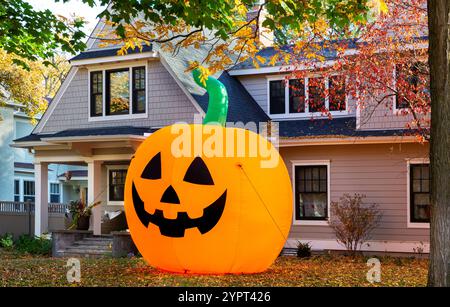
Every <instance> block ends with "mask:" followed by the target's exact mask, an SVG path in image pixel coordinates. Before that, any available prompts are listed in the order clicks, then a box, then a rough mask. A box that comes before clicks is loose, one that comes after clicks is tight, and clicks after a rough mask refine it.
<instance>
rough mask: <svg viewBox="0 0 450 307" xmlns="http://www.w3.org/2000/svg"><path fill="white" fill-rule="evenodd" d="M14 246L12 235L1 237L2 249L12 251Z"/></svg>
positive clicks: (0, 245) (7, 234)
mask: <svg viewBox="0 0 450 307" xmlns="http://www.w3.org/2000/svg"><path fill="white" fill-rule="evenodd" d="M13 246H14V240H13V236H12V234H10V233H5V234H4V235H3V236H1V237H0V247H3V248H7V249H11V248H12V247H13Z"/></svg>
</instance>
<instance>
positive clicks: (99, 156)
mask: <svg viewBox="0 0 450 307" xmlns="http://www.w3.org/2000/svg"><path fill="white" fill-rule="evenodd" d="M147 131H149V129H147V128H142V129H136V128H133V129H131V130H129V129H126V127H125V129H124V127H121V128H118V129H113V128H109V129H85V130H83V129H81V130H78V131H63V132H60V133H56V134H55V135H45V137H44V136H40V137H39V139H38V140H35V139H30V138H29V139H22V140H16V141H15V144H14V145H13V146H15V147H22V148H24V147H25V148H29V149H33V150H34V165H35V216H34V235H36V236H40V235H42V234H44V233H48V232H49V205H48V201H49V199H48V172H49V167H48V166H49V165H50V164H56V165H58V164H65V165H74V166H84V167H86V169H87V189H85V190H84V191H82V193H85V194H86V195H81V196H80V198H81V199H86V200H87V204H92V203H94V202H98V201H100V202H101V204H100V205H99V206H97V207H95V208H93V210H92V216H91V220H90V228H89V230H90V231H92V233H93V235H94V236H99V235H102V218H103V216H104V215H105V213H113V212H118V211H123V190H124V183H125V178H126V170H127V169H128V165H129V163H130V160H131V158H132V156H133V154H134V152H135V150H136V149H137V147H138V146H139V145H140V144H141V142H142V141H143V140H144V139H145V138H146V136H147V135H148V132H147ZM77 135H78V136H77ZM31 137H34V138H36V136H35V135H31ZM61 230H62V229H61Z"/></svg>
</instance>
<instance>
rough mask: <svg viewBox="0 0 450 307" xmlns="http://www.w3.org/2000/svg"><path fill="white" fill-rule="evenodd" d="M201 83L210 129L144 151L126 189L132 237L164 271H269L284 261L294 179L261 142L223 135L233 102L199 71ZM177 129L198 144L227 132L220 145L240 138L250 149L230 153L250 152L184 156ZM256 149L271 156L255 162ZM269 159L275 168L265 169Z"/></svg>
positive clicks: (149, 144) (147, 145) (189, 128)
mask: <svg viewBox="0 0 450 307" xmlns="http://www.w3.org/2000/svg"><path fill="white" fill-rule="evenodd" d="M194 79H195V80H196V82H197V84H199V85H200V86H202V87H204V88H206V89H207V92H208V94H209V105H208V111H207V113H206V116H205V119H204V122H203V125H184V126H183V127H181V126H180V127H177V125H173V126H168V127H165V128H162V129H160V130H158V131H157V132H155V133H153V134H152V135H150V136H149V137H148V138H147V139H146V140H145V141H144V142H143V143H142V144H141V145H140V146H139V148H138V149H137V151H136V153H135V156H134V158H133V159H132V161H131V164H130V166H129V169H128V173H127V179H126V184H125V212H126V217H127V221H128V226H129V229H130V233H131V236H132V238H133V241H134V243H135V244H136V247H137V248H138V250H139V251H140V253H141V254H142V256H143V257H144V258H145V259H146V260H147V261H148V263H150V264H151V265H153V266H155V267H158V268H160V269H163V270H167V271H172V272H183V273H209V274H221V273H256V272H261V271H264V270H266V269H267V268H268V267H269V266H270V265H271V264H272V263H273V261H274V260H275V259H276V257H277V256H278V255H279V253H280V251H281V249H282V247H283V245H284V243H285V241H286V237H287V235H288V232H289V229H290V225H291V219H292V190H291V183H290V179H289V175H288V172H287V170H286V167H285V165H284V163H283V161H282V159H281V158H280V156H279V153H278V152H277V150H276V149H275V148H274V147H273V145H272V144H271V143H269V142H268V141H267V140H266V139H264V138H263V137H262V136H260V135H257V134H255V133H253V132H251V131H248V130H244V129H240V128H225V127H223V126H224V124H225V121H226V117H227V110H228V96H227V92H226V89H225V87H224V85H223V84H222V83H221V82H219V81H218V80H216V79H214V78H211V77H209V78H208V79H207V80H206V84H203V83H202V82H200V77H199V72H198V71H194ZM208 125H215V126H208ZM176 128H180V130H182V129H181V128H184V132H188V135H191V141H192V142H195V141H198V140H197V139H196V138H198V137H199V136H200V137H203V138H204V139H207V138H208V137H209V136H210V133H211V130H215V131H216V132H217V131H219V132H221V133H220V134H219V140H223V141H224V142H225V139H226V138H227V137H226V136H225V135H238V134H239V133H240V135H241V136H244V139H245V141H244V142H242V138H241V139H240V140H241V141H239V137H237V136H236V137H232V138H231V143H232V144H231V145H240V146H243V149H242V148H241V149H242V150H243V151H241V152H245V153H246V154H244V155H242V154H237V153H236V152H237V150H235V151H234V153H235V154H232V155H226V156H211V155H206V154H198V155H195V154H192V155H181V156H180V155H179V153H178V152H176V151H175V152H174V146H173V143H174V141H175V140H176V139H177V137H179V135H178V134H174V133H173V131H176V130H179V129H176ZM206 128H211V129H206ZM196 131H197V132H196ZM198 131H200V134H199V133H198ZM229 140H230V139H228V142H229ZM249 140H253V141H254V140H256V141H257V142H251V141H249ZM238 143H239V144H238ZM202 144H203V143H202ZM255 144H259V146H262V147H264V146H265V147H266V152H265V153H266V154H265V155H264V156H263V154H261V153H260V152H258V151H257V153H256V154H253V155H250V154H249V152H252V149H254V148H253V147H252V146H255ZM227 145H228V146H229V145H230V144H229V143H227ZM175 148H176V147H175ZM253 152H254V151H253ZM268 153H269V154H268ZM268 156H270V157H272V158H275V160H276V163H274V165H271V166H270V167H263V166H262V165H263V163H262V161H264V159H267V157H268Z"/></svg>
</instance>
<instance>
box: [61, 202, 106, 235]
mask: <svg viewBox="0 0 450 307" xmlns="http://www.w3.org/2000/svg"><path fill="white" fill-rule="evenodd" d="M100 203H101V201H97V202H95V203H92V204H90V205H86V203H85V202H84V201H82V200H80V199H79V200H76V201H71V202H70V205H69V212H70V214H71V216H72V225H71V226H70V227H69V229H74V228H75V229H76V230H88V229H89V222H90V219H91V215H92V209H93V208H95V207H96V206H98V205H100Z"/></svg>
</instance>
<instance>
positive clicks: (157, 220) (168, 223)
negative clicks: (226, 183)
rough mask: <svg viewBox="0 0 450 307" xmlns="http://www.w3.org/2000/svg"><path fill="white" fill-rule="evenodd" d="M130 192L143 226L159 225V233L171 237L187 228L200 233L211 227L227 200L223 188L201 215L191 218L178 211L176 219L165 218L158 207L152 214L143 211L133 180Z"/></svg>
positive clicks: (180, 233)
mask: <svg viewBox="0 0 450 307" xmlns="http://www.w3.org/2000/svg"><path fill="white" fill-rule="evenodd" d="M132 194H133V204H134V210H135V211H136V214H137V216H138V218H139V220H140V221H141V223H142V224H143V225H144V226H145V227H148V225H149V223H152V224H154V225H156V226H158V227H159V231H160V233H161V235H163V236H166V237H172V238H182V237H184V231H185V230H186V229H188V228H194V227H197V228H198V230H199V231H200V233H201V234H205V233H207V232H208V231H210V230H211V229H213V228H214V226H216V224H217V223H218V222H219V220H220V218H221V217H222V213H223V209H224V208H225V203H226V200H227V190H225V192H223V194H222V195H221V196H220V197H219V198H218V199H217V200H216V201H214V202H213V203H212V204H211V205H209V206H208V207H206V208H205V209H203V216H201V217H198V218H194V219H192V218H190V217H189V216H188V214H187V213H186V212H178V215H177V218H176V219H167V218H165V217H164V215H163V212H162V210H160V209H156V210H155V213H153V214H150V213H148V212H147V211H145V208H144V202H143V201H142V199H141V197H140V196H139V193H138V192H137V190H136V187H135V185H134V182H133V183H132Z"/></svg>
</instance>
